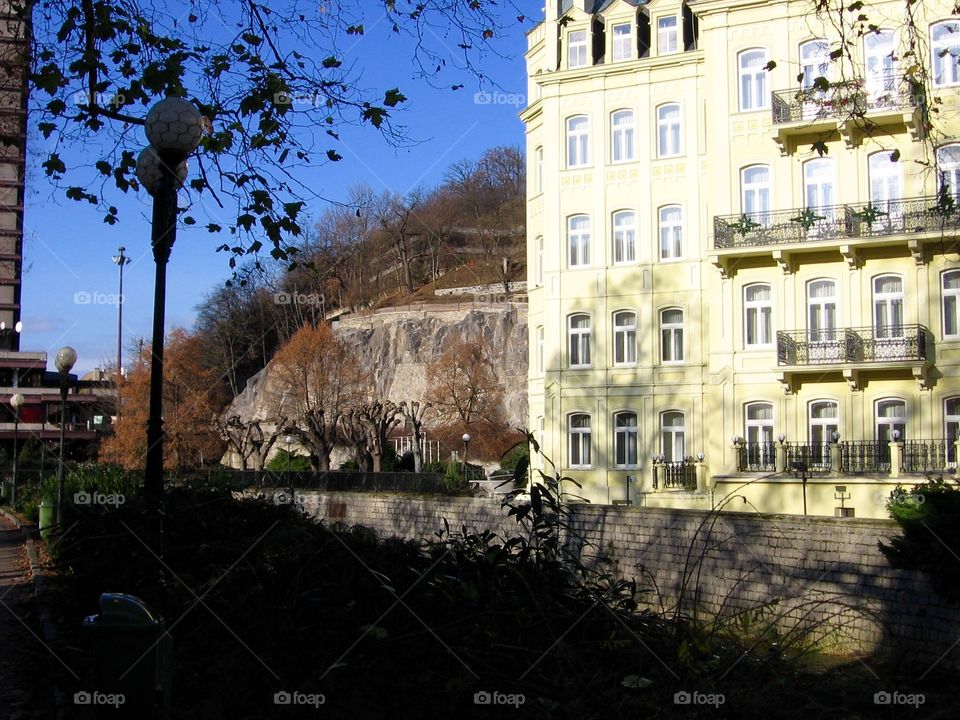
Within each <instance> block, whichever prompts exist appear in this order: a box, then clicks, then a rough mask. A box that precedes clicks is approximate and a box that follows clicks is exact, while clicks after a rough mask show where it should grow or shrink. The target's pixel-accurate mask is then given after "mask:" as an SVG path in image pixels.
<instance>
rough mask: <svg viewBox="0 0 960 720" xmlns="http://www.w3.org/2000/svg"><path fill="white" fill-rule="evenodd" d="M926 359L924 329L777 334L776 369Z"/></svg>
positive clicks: (861, 328) (900, 326)
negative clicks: (780, 367) (785, 366)
mask: <svg viewBox="0 0 960 720" xmlns="http://www.w3.org/2000/svg"><path fill="white" fill-rule="evenodd" d="M926 359H927V329H926V328H925V327H924V326H923V325H896V326H880V327H860V328H830V329H820V330H780V331H778V332H777V364H778V365H838V364H843V363H869V362H891V361H893V362H904V361H920V360H926Z"/></svg>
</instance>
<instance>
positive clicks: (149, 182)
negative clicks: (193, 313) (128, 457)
mask: <svg viewBox="0 0 960 720" xmlns="http://www.w3.org/2000/svg"><path fill="white" fill-rule="evenodd" d="M145 126H146V133H147V140H149V141H150V146H149V147H147V148H145V149H144V150H143V151H142V152H141V153H140V157H139V158H137V178H138V179H139V180H140V182H141V183H142V184H143V186H144V188H146V191H147V192H148V193H150V195H151V196H152V197H153V219H152V229H151V236H150V242H151V244H152V246H153V259H154V262H155V263H156V266H157V270H156V279H155V281H154V288H153V343H152V345H151V348H150V350H151V353H150V355H151V361H150V411H149V415H148V418H147V458H146V471H145V472H144V478H143V492H144V495H145V496H146V497H147V498H148V499H150V500H152V501H154V502H159V500H160V498H161V497H162V496H163V416H162V413H163V408H162V404H163V324H164V310H165V305H166V293H167V261H168V260H169V259H170V251H171V250H172V249H173V243H174V241H175V240H176V238H177V191H178V190H179V189H180V186H181V185H182V184H183V181H184V180H186V178H187V157H188V156H189V155H190V154H191V153H192V152H193V151H194V150H196V149H197V147H198V146H199V145H200V139H201V137H202V136H203V128H204V121H203V117H202V116H201V115H200V111H199V110H198V109H197V107H196V106H195V105H194V104H193V103H191V102H188V101H186V100H184V99H182V98H176V97H168V98H165V99H163V100H161V101H160V102H158V103H157V104H156V105H154V106H153V107H152V108H150V111H149V112H148V113H147V118H146V122H145Z"/></svg>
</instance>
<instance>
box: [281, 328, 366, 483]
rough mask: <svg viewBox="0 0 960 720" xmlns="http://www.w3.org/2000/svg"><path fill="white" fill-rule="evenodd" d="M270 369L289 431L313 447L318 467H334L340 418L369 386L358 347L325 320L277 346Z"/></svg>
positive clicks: (313, 460) (313, 463)
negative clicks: (343, 337)
mask: <svg viewBox="0 0 960 720" xmlns="http://www.w3.org/2000/svg"><path fill="white" fill-rule="evenodd" d="M271 373H272V375H273V378H274V382H275V386H274V392H276V393H278V394H279V398H278V400H279V403H280V404H281V405H282V406H283V408H284V410H285V415H287V416H288V417H289V418H290V422H291V427H290V428H289V432H290V434H292V435H294V436H296V437H297V439H298V440H299V441H300V444H301V445H302V446H303V447H304V448H306V449H307V450H308V451H309V453H310V465H311V467H312V468H313V469H315V470H329V469H330V453H331V452H332V451H333V447H334V445H335V444H336V443H337V440H338V437H339V435H340V433H339V426H340V424H341V419H342V418H343V417H344V416H345V415H346V414H347V413H349V412H350V411H351V410H352V409H353V408H354V406H355V405H356V403H357V402H358V401H359V399H360V397H361V394H362V388H363V387H364V377H363V374H362V372H361V371H360V366H359V363H358V361H357V357H356V353H355V351H354V350H353V348H351V347H350V346H349V345H348V344H347V343H345V342H344V341H343V340H342V339H341V338H339V337H337V336H336V335H335V334H334V332H333V330H331V329H330V326H329V325H327V324H326V323H320V324H319V325H317V326H316V327H314V326H312V325H304V326H303V327H301V328H300V329H299V330H297V332H296V333H295V334H294V335H293V337H291V338H290V340H288V341H287V343H286V344H285V345H284V346H283V347H281V348H280V349H279V350H277V354H276V355H275V356H274V358H273V362H272V365H271Z"/></svg>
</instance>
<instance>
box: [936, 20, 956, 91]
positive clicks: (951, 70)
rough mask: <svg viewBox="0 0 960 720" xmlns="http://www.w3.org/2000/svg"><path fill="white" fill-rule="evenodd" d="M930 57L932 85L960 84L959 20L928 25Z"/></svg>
mask: <svg viewBox="0 0 960 720" xmlns="http://www.w3.org/2000/svg"><path fill="white" fill-rule="evenodd" d="M941 30H942V31H943V32H940V31H941ZM930 59H931V65H930V70H931V73H930V74H931V78H932V80H933V86H934V87H950V86H952V85H960V20H943V21H942V22H938V23H934V24H933V25H931V26H930Z"/></svg>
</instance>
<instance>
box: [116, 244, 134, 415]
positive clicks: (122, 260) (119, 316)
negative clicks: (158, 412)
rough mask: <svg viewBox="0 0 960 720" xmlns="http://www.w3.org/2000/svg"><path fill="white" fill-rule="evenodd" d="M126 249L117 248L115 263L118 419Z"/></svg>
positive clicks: (119, 411) (119, 410) (121, 369)
mask: <svg viewBox="0 0 960 720" xmlns="http://www.w3.org/2000/svg"><path fill="white" fill-rule="evenodd" d="M125 251H126V248H125V247H124V246H123V245H121V246H120V247H119V248H117V253H118V254H117V255H114V256H113V258H112V259H113V262H114V263H115V264H116V265H119V266H120V288H119V291H118V293H117V418H119V417H120V413H121V409H120V380H122V379H123V266H124V265H127V264H128V263H130V258H128V257H127V256H126V255H124V252H125Z"/></svg>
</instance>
